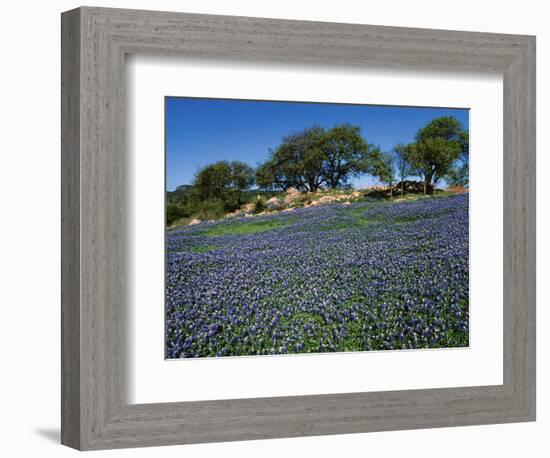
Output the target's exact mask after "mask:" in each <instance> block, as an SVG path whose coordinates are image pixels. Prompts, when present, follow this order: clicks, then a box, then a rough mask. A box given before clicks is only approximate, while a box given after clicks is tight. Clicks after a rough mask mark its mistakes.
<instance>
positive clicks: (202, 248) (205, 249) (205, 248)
mask: <svg viewBox="0 0 550 458" xmlns="http://www.w3.org/2000/svg"><path fill="white" fill-rule="evenodd" d="M218 248H220V247H219V246H218V245H201V246H194V247H191V249H190V251H191V252H192V253H207V252H208V251H214V250H217V249H218Z"/></svg>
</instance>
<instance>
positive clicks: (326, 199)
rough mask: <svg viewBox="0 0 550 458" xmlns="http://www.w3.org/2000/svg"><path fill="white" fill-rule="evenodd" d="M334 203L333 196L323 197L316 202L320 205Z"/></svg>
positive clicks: (334, 198)
mask: <svg viewBox="0 0 550 458" xmlns="http://www.w3.org/2000/svg"><path fill="white" fill-rule="evenodd" d="M334 201H336V197H334V196H323V197H321V198H320V199H319V200H318V201H317V202H319V203H321V204H330V203H332V202H334Z"/></svg>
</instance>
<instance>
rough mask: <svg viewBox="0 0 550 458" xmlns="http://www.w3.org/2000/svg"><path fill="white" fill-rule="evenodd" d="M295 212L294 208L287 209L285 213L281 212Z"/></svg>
mask: <svg viewBox="0 0 550 458" xmlns="http://www.w3.org/2000/svg"><path fill="white" fill-rule="evenodd" d="M294 210H295V208H294V207H291V208H285V209H284V210H283V211H281V213H287V212H293V211H294Z"/></svg>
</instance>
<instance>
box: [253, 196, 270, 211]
mask: <svg viewBox="0 0 550 458" xmlns="http://www.w3.org/2000/svg"><path fill="white" fill-rule="evenodd" d="M266 208H267V207H266V206H265V202H264V201H263V199H258V200H257V201H256V203H255V204H254V210H253V212H254V213H262V212H263V211H265V209H266Z"/></svg>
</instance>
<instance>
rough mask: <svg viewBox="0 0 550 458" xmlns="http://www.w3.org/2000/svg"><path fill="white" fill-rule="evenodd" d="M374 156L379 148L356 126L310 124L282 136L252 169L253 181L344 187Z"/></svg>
mask: <svg viewBox="0 0 550 458" xmlns="http://www.w3.org/2000/svg"><path fill="white" fill-rule="evenodd" d="M378 159H379V151H378V150H377V149H376V148H375V147H373V146H372V145H368V144H367V143H366V141H365V140H364V139H363V137H362V136H361V132H360V129H359V127H357V126H352V125H349V124H341V125H337V126H334V127H333V128H332V129H328V130H326V129H324V128H322V127H319V126H313V127H310V128H308V129H305V130H303V131H301V132H298V133H294V134H292V135H289V136H287V137H285V138H283V141H282V143H281V144H280V145H279V146H278V147H277V148H276V149H275V150H274V151H272V152H271V154H270V157H269V159H268V160H267V161H266V162H264V163H263V164H260V165H259V166H258V168H257V169H256V182H257V183H258V186H260V187H261V188H264V189H272V188H278V189H282V190H283V191H284V190H286V189H288V188H291V187H294V188H296V189H299V190H301V191H307V192H315V191H318V190H319V189H322V188H337V187H344V186H346V185H347V183H348V180H349V179H350V178H351V177H353V176H358V175H360V174H362V173H372V171H373V170H374V167H375V162H376V160H378Z"/></svg>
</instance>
